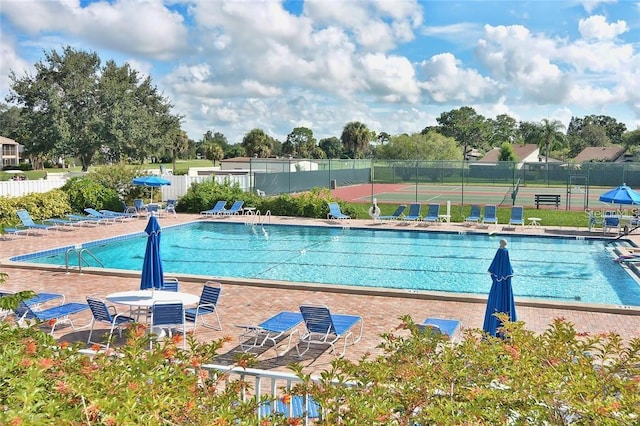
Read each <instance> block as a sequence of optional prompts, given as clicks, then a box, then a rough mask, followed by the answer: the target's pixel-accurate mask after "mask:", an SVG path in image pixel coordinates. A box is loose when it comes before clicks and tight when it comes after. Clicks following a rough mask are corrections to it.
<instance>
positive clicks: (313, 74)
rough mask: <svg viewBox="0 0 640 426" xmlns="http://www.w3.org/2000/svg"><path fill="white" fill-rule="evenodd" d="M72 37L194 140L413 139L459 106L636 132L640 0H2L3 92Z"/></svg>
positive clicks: (639, 96) (639, 111) (0, 84)
mask: <svg viewBox="0 0 640 426" xmlns="http://www.w3.org/2000/svg"><path fill="white" fill-rule="evenodd" d="M67 45H70V46H73V47H74V48H76V49H80V50H85V51H91V52H97V53H98V54H99V55H100V57H101V59H102V61H103V63H104V62H106V61H107V60H109V59H113V60H115V61H116V62H118V63H119V64H122V63H124V62H129V63H130V64H131V65H132V66H133V67H134V68H135V69H137V70H138V71H139V72H141V73H142V74H143V75H149V76H151V78H152V80H153V82H154V84H155V85H156V86H158V88H159V89H160V90H161V91H162V92H163V93H164V95H165V96H166V97H167V98H168V99H169V100H170V101H171V103H172V104H173V105H174V110H173V112H174V113H176V114H179V115H182V116H184V121H183V128H184V129H185V130H186V131H187V133H188V134H189V137H191V138H193V139H196V140H198V139H200V138H201V137H202V135H203V134H204V133H205V132H206V131H208V130H211V131H213V132H222V133H224V134H225V135H226V136H227V138H228V140H229V142H231V143H237V142H240V141H241V140H242V137H243V136H244V135H245V134H246V133H247V132H248V131H250V130H251V129H253V128H256V127H258V128H262V129H263V130H265V131H266V132H267V133H268V134H270V135H271V136H273V137H275V138H277V139H279V140H281V141H284V140H285V139H286V136H287V134H288V133H290V132H291V130H292V129H293V128H295V127H299V126H303V127H309V128H310V129H312V130H313V131H314V134H315V136H316V138H318V139H320V138H324V137H330V136H337V137H339V136H340V134H341V132H342V128H343V127H344V125H345V124H346V123H348V122H350V121H354V120H357V121H361V122H363V123H365V124H366V125H367V126H368V127H369V128H370V129H372V130H375V131H376V132H383V131H384V132H387V133H389V134H392V135H394V134H399V133H405V132H406V133H412V132H419V131H420V130H422V129H423V128H424V127H426V126H430V125H435V124H436V118H437V117H438V116H439V115H440V114H441V113H442V112H445V111H450V110H452V109H455V108H460V107H462V106H471V107H473V108H475V109H476V111H477V112H478V113H480V114H482V115H484V116H485V117H488V118H495V116H496V115H498V114H509V115H511V116H512V117H514V118H516V119H517V120H526V121H540V120H541V119H543V118H552V119H558V120H560V121H562V122H563V123H564V124H565V125H567V124H568V123H569V120H570V119H571V117H572V116H577V117H583V116H586V115H590V114H605V115H610V116H612V117H615V118H616V119H618V120H619V121H621V122H624V123H625V124H626V125H627V127H628V128H629V129H636V128H638V127H640V90H639V87H640V2H637V1H613V0H604V1H598V0H589V1H461V2H459V1H447V0H441V1H415V0H378V1H364V0H306V1H296V0H291V1H258V0H244V1H224V0H164V1H163V0H111V1H95V0H82V1H80V0H0V49H1V52H2V53H1V55H0V96H1V97H2V98H3V99H4V97H5V96H6V95H7V94H8V93H9V83H10V82H9V79H8V76H9V73H10V71H11V70H13V71H15V72H16V73H17V74H18V75H23V74H24V73H25V72H33V65H34V64H35V63H36V62H37V61H40V60H42V59H43V58H44V55H43V52H44V51H50V50H52V49H53V50H57V51H61V50H62V48H63V47H64V46H67ZM0 131H1V129H0Z"/></svg>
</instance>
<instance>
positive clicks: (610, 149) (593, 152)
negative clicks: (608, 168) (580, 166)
mask: <svg viewBox="0 0 640 426" xmlns="http://www.w3.org/2000/svg"><path fill="white" fill-rule="evenodd" d="M625 151H626V148H624V147H622V146H588V147H586V148H585V149H583V150H582V151H581V152H580V154H578V155H576V158H574V160H575V162H576V163H585V162H588V161H616V160H617V159H618V158H620V156H621V155H623V154H624V152H625Z"/></svg>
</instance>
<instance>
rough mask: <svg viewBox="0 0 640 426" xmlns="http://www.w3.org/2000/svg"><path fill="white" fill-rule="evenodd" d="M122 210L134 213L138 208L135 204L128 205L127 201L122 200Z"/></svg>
mask: <svg viewBox="0 0 640 426" xmlns="http://www.w3.org/2000/svg"><path fill="white" fill-rule="evenodd" d="M122 212H123V213H129V214H133V215H136V214H137V213H138V209H136V207H135V206H128V205H127V203H125V202H124V200H122Z"/></svg>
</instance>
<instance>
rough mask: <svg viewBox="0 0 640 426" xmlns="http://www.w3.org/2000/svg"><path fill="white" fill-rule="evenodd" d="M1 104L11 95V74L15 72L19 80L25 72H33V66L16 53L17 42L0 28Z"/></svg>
mask: <svg viewBox="0 0 640 426" xmlns="http://www.w3.org/2000/svg"><path fill="white" fill-rule="evenodd" d="M0 40H2V43H0V102H2V103H3V102H4V99H5V97H6V96H7V95H8V94H9V86H10V84H11V81H10V80H9V74H10V73H11V71H14V72H15V73H16V75H17V76H18V78H20V77H22V76H23V75H24V73H25V72H28V71H29V72H31V71H33V65H31V64H29V63H27V62H26V61H25V60H24V59H22V58H21V57H20V56H19V55H18V53H17V52H16V45H15V40H14V38H13V37H12V36H10V35H9V34H7V33H5V32H4V31H2V29H1V28H0Z"/></svg>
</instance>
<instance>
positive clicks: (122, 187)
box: [87, 164, 157, 211]
mask: <svg viewBox="0 0 640 426" xmlns="http://www.w3.org/2000/svg"><path fill="white" fill-rule="evenodd" d="M144 174H145V171H144V170H142V169H141V168H140V167H136V168H134V167H131V166H129V165H126V164H114V165H111V166H102V167H98V168H96V169H95V170H93V171H91V172H90V173H89V174H88V175H87V177H88V178H89V179H91V180H93V181H94V182H97V183H99V184H100V185H102V186H104V187H105V188H111V189H114V190H115V191H116V192H117V193H118V196H119V197H120V198H121V199H122V200H124V201H125V202H126V203H128V204H131V203H132V202H133V200H134V199H136V198H142V199H144V198H145V197H149V195H150V191H151V189H150V188H145V187H143V186H140V185H134V184H133V178H135V177H138V176H142V175H144ZM156 191H157V190H156ZM154 198H155V197H154ZM120 210H122V206H121V205H118V208H117V210H116V211H120Z"/></svg>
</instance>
